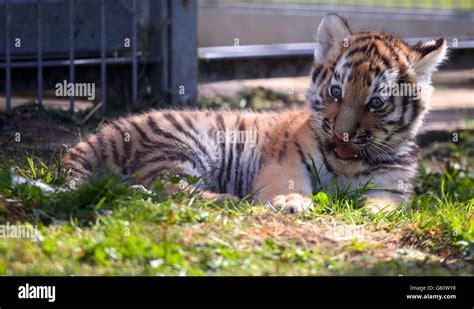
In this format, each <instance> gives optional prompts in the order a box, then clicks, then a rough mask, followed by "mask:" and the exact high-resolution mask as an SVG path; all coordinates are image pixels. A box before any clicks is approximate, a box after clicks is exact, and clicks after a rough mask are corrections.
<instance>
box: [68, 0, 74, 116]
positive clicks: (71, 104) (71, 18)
mask: <svg viewBox="0 0 474 309" xmlns="http://www.w3.org/2000/svg"><path fill="white" fill-rule="evenodd" d="M74 73H75V72H74V0H69V82H70V83H74V82H75V80H74V79H75V76H74ZM74 100H75V96H73V95H72V96H70V97H69V109H70V111H71V112H74Z"/></svg>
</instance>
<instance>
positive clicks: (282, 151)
mask: <svg viewBox="0 0 474 309" xmlns="http://www.w3.org/2000/svg"><path fill="white" fill-rule="evenodd" d="M289 136H290V134H289V133H288V130H286V131H285V139H284V140H283V143H282V145H281V148H280V151H279V152H278V163H281V162H282V161H283V158H284V156H285V155H286V152H287V150H288V138H289Z"/></svg>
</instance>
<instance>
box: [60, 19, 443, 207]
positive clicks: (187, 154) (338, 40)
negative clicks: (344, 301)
mask: <svg viewBox="0 0 474 309" xmlns="http://www.w3.org/2000/svg"><path fill="white" fill-rule="evenodd" d="M316 37H317V42H316V48H315V50H314V64H313V67H312V73H311V83H310V86H309V90H308V94H307V101H308V106H307V107H306V108H304V109H300V110H289V111H286V112H264V113H257V112H249V111H240V112H233V111H211V110H203V111H190V110H185V111H176V110H159V111H152V112H149V113H146V114H140V115H135V116H131V117H127V118H121V119H118V120H116V121H113V122H111V123H109V124H106V125H104V126H102V127H100V128H99V129H98V130H97V133H96V134H95V135H91V136H89V137H87V138H86V139H85V140H84V141H82V142H80V143H79V144H77V145H76V146H75V147H74V148H71V149H69V151H68V153H67V156H66V158H65V163H64V165H65V167H66V168H67V169H68V170H69V182H70V183H71V184H74V183H76V184H77V183H78V182H81V181H83V180H84V179H85V178H86V177H87V176H89V175H91V173H92V172H93V171H94V170H96V169H97V168H107V169H108V170H112V171H116V172H117V173H120V174H122V175H124V176H127V177H129V178H130V179H131V180H132V181H133V182H134V183H137V184H142V185H144V186H146V187H150V186H151V185H152V184H153V183H154V180H155V179H156V178H157V177H162V176H164V175H166V174H167V173H168V174H174V175H176V174H177V175H194V176H199V177H202V178H206V179H208V182H206V183H199V185H198V188H197V189H199V190H201V191H202V194H203V196H204V197H208V198H214V199H232V198H236V197H240V198H242V197H244V196H247V195H252V194H253V195H252V196H253V197H254V198H255V199H256V200H257V201H261V202H263V203H270V205H272V206H273V207H274V208H277V207H278V208H280V209H284V210H286V211H288V212H291V213H294V212H299V211H303V210H308V209H311V208H312V207H313V205H312V203H311V200H310V193H311V192H317V191H318V190H321V188H323V187H324V188H326V187H327V185H329V184H332V185H334V184H336V185H337V186H339V187H343V186H348V187H349V188H355V187H357V186H364V185H365V184H367V183H368V182H371V183H372V184H374V185H372V186H370V187H369V190H367V191H366V192H367V193H366V207H367V209H369V210H371V211H373V212H378V211H380V210H382V209H384V210H388V209H393V208H394V207H396V206H397V205H401V204H403V203H407V202H408V201H409V199H410V196H411V194H412V185H411V181H412V180H413V178H414V177H415V175H416V161H417V152H418V148H417V145H416V144H415V142H414V139H415V136H416V134H417V132H418V131H419V129H420V126H421V124H422V121H423V118H424V116H425V114H426V112H427V109H428V105H429V102H430V99H431V94H432V92H433V87H432V86H431V73H432V72H433V71H434V70H435V69H436V67H437V66H438V65H439V64H440V63H441V62H442V61H443V60H444V58H445V56H446V51H447V46H446V42H445V40H444V39H439V40H436V41H429V42H426V43H422V42H420V43H418V44H417V45H416V46H413V47H410V46H408V45H407V44H406V43H404V42H403V41H402V40H401V39H399V38H397V37H395V36H394V35H391V34H387V33H382V32H374V31H369V30H363V31H359V32H355V33H352V32H351V30H350V29H349V26H348V24H347V22H346V21H345V20H344V19H343V18H341V17H340V16H338V15H336V14H328V15H327V16H326V17H325V18H324V19H323V21H322V22H321V24H320V26H319V28H318V31H317V36H316ZM406 85H411V86H413V87H412V88H413V90H417V91H416V93H414V92H415V91H414V92H413V93H409V94H406V93H401V92H399V91H395V90H397V89H398V90H400V89H399V88H400V87H402V86H406ZM401 90H404V91H405V92H408V90H411V88H410V87H404V88H402V89H401ZM395 92H396V93H395ZM315 176H316V177H315Z"/></svg>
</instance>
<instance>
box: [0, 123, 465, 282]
mask: <svg viewBox="0 0 474 309" xmlns="http://www.w3.org/2000/svg"><path fill="white" fill-rule="evenodd" d="M67 121H70V120H67ZM459 141H460V142H459V143H452V142H446V143H436V144H432V145H430V147H428V148H426V149H424V150H423V160H422V161H420V166H419V171H420V176H419V177H418V179H417V184H416V193H417V195H416V197H415V198H414V200H413V203H412V207H410V208H407V209H400V210H398V211H396V212H394V213H391V214H386V215H380V214H379V215H372V214H369V213H367V212H366V211H364V208H363V205H362V202H361V194H362V193H363V192H362V191H363V190H360V191H357V192H347V191H345V190H341V191H339V192H336V193H332V194H329V193H324V192H320V193H317V194H315V195H314V196H313V200H314V202H315V204H316V207H315V209H314V211H312V212H311V213H305V214H298V215H287V214H284V213H279V212H275V211H273V210H271V209H267V208H266V207H264V206H263V205H259V204H252V203H249V202H248V201H238V202H230V203H227V204H225V205H217V204H215V203H213V202H212V201H206V200H203V199H201V197H200V196H199V195H198V194H188V193H184V192H178V193H176V194H174V195H170V194H168V193H167V192H165V191H164V190H163V182H157V183H156V185H155V187H154V189H153V190H150V191H147V190H143V189H140V188H139V187H131V186H128V185H126V184H122V183H120V181H119V180H118V179H117V177H114V176H113V175H103V176H101V177H95V178H93V179H91V181H90V182H88V183H85V184H83V185H81V186H79V187H78V188H77V189H76V190H74V191H65V192H61V191H58V192H53V193H45V192H43V191H41V190H39V189H38V188H36V187H35V186H32V185H30V184H21V185H16V186H13V185H12V181H11V180H12V177H13V176H14V175H22V176H23V177H25V178H28V179H32V180H41V181H42V182H45V183H48V184H51V185H54V186H58V187H61V186H62V185H63V184H64V181H65V177H64V173H63V172H62V166H61V159H62V156H63V155H64V151H61V150H60V149H59V150H58V149H49V150H39V149H38V148H36V149H32V148H28V147H10V148H2V151H1V152H0V224H1V225H6V224H10V225H19V226H23V227H31V228H35V227H36V228H37V229H38V231H39V237H38V239H37V240H36V241H33V240H31V239H18V238H0V274H2V275H72V274H75V275H162V274H165V275H400V274H402V275H473V274H474V209H473V208H474V197H473V191H474V190H473V188H474V171H473V166H474V165H473V161H474V146H473V145H474V136H472V134H469V131H465V132H463V133H462V134H461V135H460V138H459ZM169 181H174V182H175V181H176V179H175V178H174V177H173V178H170V180H169ZM0 237H1V236H0Z"/></svg>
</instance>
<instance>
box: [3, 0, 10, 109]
mask: <svg viewBox="0 0 474 309" xmlns="http://www.w3.org/2000/svg"><path fill="white" fill-rule="evenodd" d="M9 2H10V0H5V62H6V67H5V73H6V76H5V88H6V89H5V104H6V107H5V109H6V111H7V113H8V112H10V110H11V107H12V106H11V99H12V98H11V92H12V75H11V63H10V62H11V59H10V23H11V16H10V3H9Z"/></svg>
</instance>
